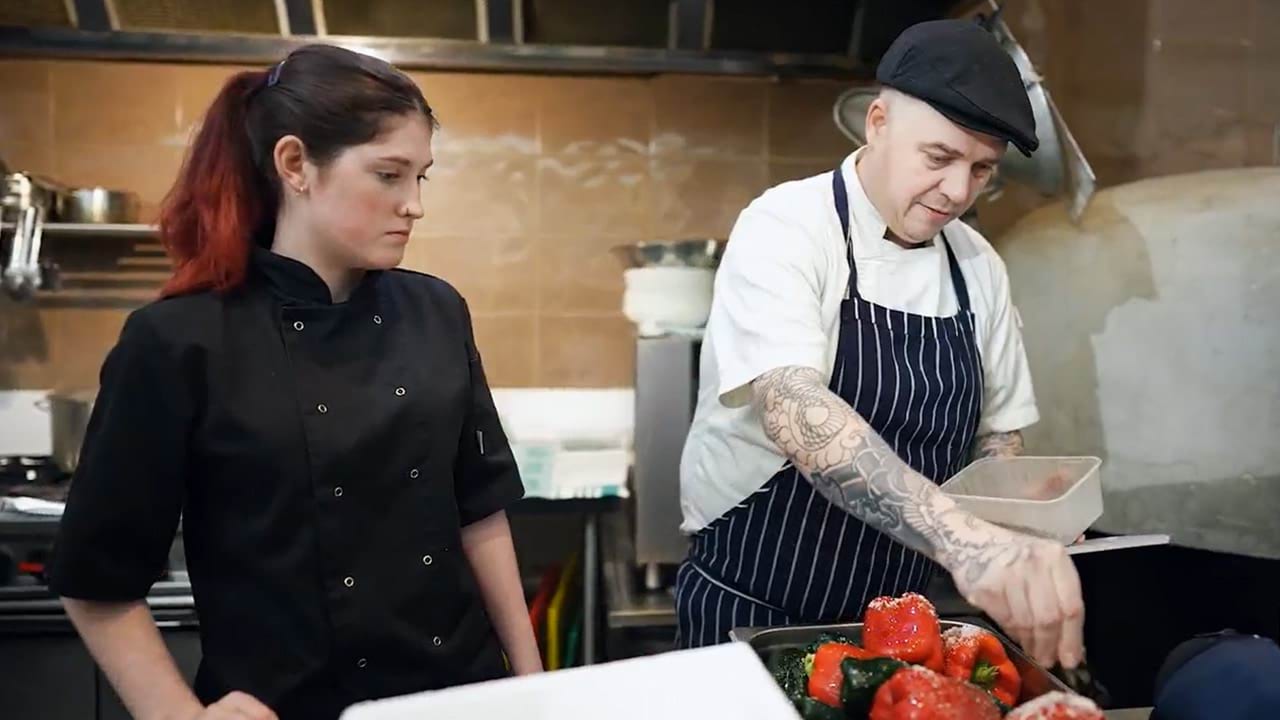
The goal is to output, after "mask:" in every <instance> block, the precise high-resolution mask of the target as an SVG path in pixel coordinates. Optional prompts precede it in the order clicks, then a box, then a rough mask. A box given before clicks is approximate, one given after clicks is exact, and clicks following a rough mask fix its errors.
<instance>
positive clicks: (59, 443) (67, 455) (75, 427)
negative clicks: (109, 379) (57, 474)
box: [47, 390, 98, 473]
mask: <svg viewBox="0 0 1280 720" xmlns="http://www.w3.org/2000/svg"><path fill="white" fill-rule="evenodd" d="M97 396H98V391H97V390H72V391H59V392H52V393H49V397H48V400H47V402H48V404H49V425H50V428H51V430H52V434H53V442H52V444H53V461H54V463H56V464H57V465H58V467H59V468H60V469H61V470H62V471H63V472H67V473H70V472H75V469H76V465H77V464H78V463H79V461H80V446H81V444H83V443H84V433H85V430H86V429H87V428H88V426H89V416H90V415H92V414H93V403H94V400H96V399H97Z"/></svg>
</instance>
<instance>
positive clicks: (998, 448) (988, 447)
mask: <svg viewBox="0 0 1280 720" xmlns="http://www.w3.org/2000/svg"><path fill="white" fill-rule="evenodd" d="M1021 454H1022V431H1021V430H1014V431H1013V432H997V433H991V434H990V435H983V436H982V437H980V438H978V441H977V447H976V448H975V449H974V452H973V455H974V458H975V459H977V458H989V457H1016V456H1018V455H1021Z"/></svg>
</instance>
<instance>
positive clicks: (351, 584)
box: [342, 575, 356, 587]
mask: <svg viewBox="0 0 1280 720" xmlns="http://www.w3.org/2000/svg"><path fill="white" fill-rule="evenodd" d="M342 584H343V585H346V586H347V587H354V586H355V584H356V579H355V578H353V577H351V576H350V575H348V576H347V577H345V578H343V579H342Z"/></svg>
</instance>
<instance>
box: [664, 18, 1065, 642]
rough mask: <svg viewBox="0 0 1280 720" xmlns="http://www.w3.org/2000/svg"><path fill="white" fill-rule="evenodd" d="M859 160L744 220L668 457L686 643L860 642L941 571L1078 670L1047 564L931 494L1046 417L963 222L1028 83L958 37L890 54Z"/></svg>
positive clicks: (926, 33)
mask: <svg viewBox="0 0 1280 720" xmlns="http://www.w3.org/2000/svg"><path fill="white" fill-rule="evenodd" d="M877 77H878V78H879V80H880V81H881V83H882V84H883V85H884V88H885V89H884V91H883V92H882V94H881V96H880V97H879V98H878V99H877V100H876V101H875V102H873V103H872V105H871V107H870V108H869V109H868V111H867V120H866V136H867V144H866V146H865V147H863V148H860V149H859V150H858V151H856V152H854V153H853V154H852V155H850V156H849V157H848V158H846V159H845V160H844V162H843V163H842V164H841V165H840V166H839V167H838V168H836V169H835V170H834V171H832V172H829V173H824V174H822V175H818V176H815V177H812V178H808V179H804V180H798V181H795V182H788V183H783V184H782V185H779V186H777V187H775V188H772V189H770V190H769V191H767V192H765V193H764V194H763V195H762V196H761V197H759V198H757V199H756V200H755V201H754V202H752V203H751V205H750V206H749V207H748V208H747V209H746V210H744V211H743V212H742V214H741V216H740V217H739V219H738V222H737V224H736V225H735V226H734V229H733V233H732V235H731V237H730V241H729V246H728V249H727V250H726V252H725V256H724V259H723V261H722V263H721V266H720V270H719V272H718V273H717V276H716V281H715V296H714V300H713V303H712V310H711V317H710V319H709V321H708V323H707V330H706V336H705V338H704V341H703V349H702V353H703V355H702V363H701V378H700V385H701V390H700V392H699V398H698V407H697V411H696V413H695V417H694V421H693V426H692V428H691V430H690V433H689V438H688V440H687V442H686V443H685V450H684V455H683V457H682V459H681V504H682V508H683V513H684V523H683V525H682V528H683V529H684V530H685V532H687V533H689V534H690V535H692V538H691V546H690V553H689V557H688V559H687V560H686V561H685V562H684V563H683V564H682V565H681V567H680V570H679V574H678V576H677V582H676V607H677V615H678V623H679V624H678V640H679V643H680V644H681V645H682V646H684V647H693V646H699V645H706V644H711V643H717V642H723V641H725V640H726V639H727V633H728V631H729V629H731V628H733V627H735V626H756V627H759V626H766V625H780V624H799V623H816V622H832V621H852V620H857V619H858V618H860V617H861V616H862V613H863V611H864V609H865V607H866V605H867V604H868V603H869V602H870V601H871V600H872V599H874V598H876V597H878V596H882V595H894V596H896V595H901V594H903V593H906V592H919V591H921V590H923V589H924V587H925V585H926V584H927V583H928V580H929V577H930V575H931V573H932V571H933V568H934V566H935V563H936V564H937V565H941V566H942V567H943V568H944V569H946V570H947V571H949V572H950V573H951V574H952V575H953V577H954V579H955V581H956V585H957V587H958V588H959V589H960V591H961V592H962V593H963V594H964V596H965V597H966V598H967V599H968V600H969V601H970V602H972V603H973V604H975V605H976V606H978V607H980V608H982V609H983V610H985V611H986V612H987V613H989V614H990V615H991V616H992V617H993V618H994V619H995V620H996V621H997V622H999V623H1000V624H1001V625H1002V626H1003V627H1004V629H1005V630H1007V631H1008V632H1009V633H1010V634H1012V635H1013V636H1014V637H1015V638H1016V639H1017V640H1019V641H1020V642H1021V643H1022V645H1023V646H1024V647H1025V648H1027V649H1028V650H1029V651H1030V652H1031V653H1032V654H1033V655H1034V656H1035V657H1036V658H1037V659H1038V660H1040V661H1041V662H1043V663H1045V664H1048V665H1052V664H1053V663H1054V662H1055V661H1059V662H1061V664H1062V665H1063V666H1066V667H1073V666H1075V665H1076V664H1077V663H1078V662H1079V660H1080V658H1081V655H1082V653H1083V648H1082V639H1081V630H1082V624H1083V618H1082V614H1083V609H1082V605H1081V598H1080V584H1079V578H1078V576H1077V575H1076V572H1075V568H1074V566H1073V565H1072V563H1071V561H1070V559H1069V557H1068V556H1067V554H1066V551H1065V549H1064V548H1063V547H1062V546H1061V545H1060V544H1058V543H1055V542H1051V541H1046V540H1041V539H1037V538H1033V537H1030V536H1027V535H1022V534H1019V533H1015V532H1011V531H1009V530H1005V529H1003V528H1000V527H996V526H994V525H991V524H989V523H986V522H984V521H981V520H979V519H977V518H975V517H974V516H972V515H970V514H968V513H966V512H964V511H962V510H960V509H958V508H957V507H956V506H955V504H954V503H953V502H952V501H951V500H949V499H948V498H947V497H946V496H944V495H943V494H942V493H941V492H940V491H939V490H938V489H937V486H936V483H940V482H942V481H944V480H946V479H947V478H948V477H950V476H951V475H953V474H955V473H956V472H957V471H959V470H960V469H961V468H963V467H964V466H965V465H966V464H967V463H968V462H969V460H970V459H971V452H972V449H973V446H974V445H975V444H976V445H977V446H978V447H979V450H980V452H983V453H985V454H1012V453H1017V452H1018V451H1019V450H1020V448H1021V435H1020V434H1019V432H1018V431H1019V430H1020V429H1021V428H1023V427H1026V426H1027V425H1030V424H1032V423H1034V422H1035V421H1036V420H1038V419H1039V415H1038V412H1037V409H1036V405H1035V399H1034V395H1033V392H1032V387H1031V379H1030V376H1029V374H1028V370H1027V362H1026V355H1025V352H1024V351H1023V347H1022V340H1021V335H1020V332H1019V330H1018V322H1017V319H1016V312H1015V310H1014V308H1013V305H1012V301H1011V299H1010V292H1009V283H1008V277H1007V274H1006V272H1005V268H1004V264H1003V263H1002V262H1001V260H1000V258H999V256H998V255H997V254H996V253H995V251H994V250H992V248H991V246H990V245H988V244H987V242H986V240H985V239H983V238H982V236H981V235H980V234H979V233H978V232H976V231H975V230H973V229H972V228H970V227H969V226H967V225H966V224H964V223H963V222H961V221H959V220H958V219H957V218H958V217H959V216H960V215H961V214H962V213H963V212H965V211H966V210H967V209H968V208H969V207H970V206H971V205H972V204H973V201H974V199H975V198H976V197H977V195H978V193H979V191H981V190H982V188H983V187H984V186H985V185H986V183H987V182H988V181H989V179H990V177H991V174H992V173H993V172H994V169H995V166H996V164H997V163H998V162H999V161H1000V159H1001V157H1002V156H1003V155H1004V153H1005V151H1006V148H1007V145H1008V144H1009V143H1013V144H1014V146H1016V147H1017V148H1018V149H1019V150H1020V151H1022V152H1023V153H1027V154H1030V153H1031V152H1032V151H1034V150H1035V148H1036V145H1037V140H1036V131H1035V121H1034V118H1033V115H1032V112H1031V106H1030V102H1029V101H1028V99H1027V94H1026V91H1025V89H1024V87H1023V84H1022V81H1021V78H1020V76H1019V73H1018V70H1017V68H1016V66H1015V65H1014V63H1013V60H1012V59H1011V58H1010V57H1009V55H1008V54H1006V53H1005V52H1004V50H1002V49H1001V48H1000V46H999V44H998V43H997V42H996V40H995V39H994V38H993V37H992V36H991V35H990V34H989V33H988V32H987V31H986V30H984V29H982V28H981V27H980V26H978V25H976V24H974V23H972V22H967V21H960V20H944V21H935V22H928V23H922V24H920V25H916V26H913V27H911V28H909V29H907V30H906V31H905V32H904V33H903V34H902V35H901V36H900V37H899V38H898V39H897V40H896V41H895V42H894V44H893V46H892V47H891V48H890V49H889V50H888V52H887V53H886V54H885V56H884V58H883V60H882V62H881V64H880V66H879V69H878V71H877Z"/></svg>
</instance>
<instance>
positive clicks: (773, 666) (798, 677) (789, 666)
mask: <svg viewBox="0 0 1280 720" xmlns="http://www.w3.org/2000/svg"><path fill="white" fill-rule="evenodd" d="M804 661H805V652H804V650H802V649H800V648H784V649H782V650H779V651H778V652H776V653H773V654H772V655H771V656H770V657H769V661H768V662H767V663H766V667H768V668H769V674H771V675H773V679H774V680H775V681H777V683H778V686H779V687H781V688H782V692H783V693H784V694H785V695H786V696H787V697H788V698H791V699H792V700H793V701H795V700H798V699H799V698H803V697H805V696H806V695H808V689H809V673H807V672H805V667H804Z"/></svg>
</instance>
